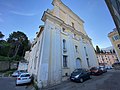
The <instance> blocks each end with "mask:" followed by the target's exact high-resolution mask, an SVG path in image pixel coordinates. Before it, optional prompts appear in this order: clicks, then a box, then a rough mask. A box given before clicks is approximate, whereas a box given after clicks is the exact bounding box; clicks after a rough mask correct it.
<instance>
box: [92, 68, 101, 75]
mask: <svg viewBox="0 0 120 90" xmlns="http://www.w3.org/2000/svg"><path fill="white" fill-rule="evenodd" d="M90 72H91V75H101V74H102V73H103V71H102V70H101V69H99V68H97V67H92V68H91V69H90Z"/></svg>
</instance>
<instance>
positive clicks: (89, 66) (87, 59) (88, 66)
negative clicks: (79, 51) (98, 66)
mask: <svg viewBox="0 0 120 90" xmlns="http://www.w3.org/2000/svg"><path fill="white" fill-rule="evenodd" d="M86 60H87V65H88V67H90V63H89V59H88V58H86Z"/></svg>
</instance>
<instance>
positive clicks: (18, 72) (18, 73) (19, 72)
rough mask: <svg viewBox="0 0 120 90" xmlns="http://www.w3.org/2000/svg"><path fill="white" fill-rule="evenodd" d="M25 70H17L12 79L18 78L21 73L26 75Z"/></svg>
mask: <svg viewBox="0 0 120 90" xmlns="http://www.w3.org/2000/svg"><path fill="white" fill-rule="evenodd" d="M25 72H26V71H25V70H16V71H15V72H13V74H12V77H18V76H19V75H20V74H21V73H25Z"/></svg>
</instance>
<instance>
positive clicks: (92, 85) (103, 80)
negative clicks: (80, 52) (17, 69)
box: [0, 70, 120, 90]
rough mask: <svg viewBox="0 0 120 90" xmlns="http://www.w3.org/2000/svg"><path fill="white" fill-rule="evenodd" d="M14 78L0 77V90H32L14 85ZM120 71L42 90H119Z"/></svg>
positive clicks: (26, 86) (28, 87)
mask: <svg viewBox="0 0 120 90" xmlns="http://www.w3.org/2000/svg"><path fill="white" fill-rule="evenodd" d="M15 79H16V78H14V77H1V78H0V90H33V89H32V87H31V86H29V85H20V86H16V85H15ZM119 81H120V71H119V70H116V71H115V70H110V71H108V72H107V73H104V74H102V75H100V76H92V77H91V79H89V80H87V81H85V82H83V83H76V82H71V81H69V80H68V81H65V82H62V83H61V84H59V85H55V86H52V87H49V88H44V89H42V90H120V87H119V86H120V82H119Z"/></svg>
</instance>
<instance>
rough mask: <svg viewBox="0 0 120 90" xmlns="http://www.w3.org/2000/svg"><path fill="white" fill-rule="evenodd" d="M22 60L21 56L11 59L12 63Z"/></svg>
mask: <svg viewBox="0 0 120 90" xmlns="http://www.w3.org/2000/svg"><path fill="white" fill-rule="evenodd" d="M21 59H22V57H20V56H19V55H16V56H15V57H11V59H10V60H11V61H20V60H21Z"/></svg>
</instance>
